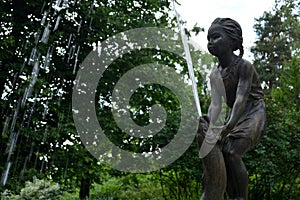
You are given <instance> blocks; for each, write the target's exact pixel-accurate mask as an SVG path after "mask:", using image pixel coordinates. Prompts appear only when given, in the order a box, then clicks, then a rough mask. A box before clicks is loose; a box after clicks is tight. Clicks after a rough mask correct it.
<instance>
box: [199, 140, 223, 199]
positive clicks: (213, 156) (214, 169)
mask: <svg viewBox="0 0 300 200" xmlns="http://www.w3.org/2000/svg"><path fill="white" fill-rule="evenodd" d="M203 141H204V137H203V135H201V134H198V135H197V142H198V146H199V149H200V147H201V145H202V143H203ZM202 162H203V165H204V177H203V181H202V188H203V191H202V196H201V200H222V199H224V194H225V190H226V167H225V162H224V158H223V154H222V151H221V149H220V146H219V144H215V145H214V147H213V148H212V150H211V151H210V152H209V153H208V154H207V155H206V156H205V157H204V158H203V159H202Z"/></svg>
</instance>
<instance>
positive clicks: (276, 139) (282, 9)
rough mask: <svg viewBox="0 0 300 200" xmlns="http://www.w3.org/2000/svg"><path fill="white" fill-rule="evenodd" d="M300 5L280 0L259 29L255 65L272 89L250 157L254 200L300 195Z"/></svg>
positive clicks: (269, 89) (264, 17)
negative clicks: (262, 130) (263, 128)
mask: <svg viewBox="0 0 300 200" xmlns="http://www.w3.org/2000/svg"><path fill="white" fill-rule="evenodd" d="M299 3H300V2H299V1H288V0H282V1H276V4H275V7H274V9H273V12H265V13H264V15H263V17H261V18H260V19H259V20H258V21H257V24H256V26H255V27H256V30H257V33H258V40H257V42H256V46H255V47H254V53H255V55H256V57H255V63H256V64H257V65H258V69H259V72H260V74H261V78H262V80H264V81H265V82H266V84H267V86H268V87H267V88H265V93H266V97H265V100H266V109H267V126H266V131H265V133H264V134H263V135H262V138H261V141H260V143H259V144H258V145H257V147H255V149H254V150H252V151H251V152H249V154H248V155H247V156H246V158H245V160H246V165H247V167H248V171H249V174H250V187H249V188H250V192H249V194H250V199H297V198H298V197H299V195H300V193H299V191H300V190H299V188H300V183H299V180H300V171H299V167H298V166H299V159H300V157H299V151H300V135H299V130H300V122H299V119H300V96H299V92H300V82H299V72H300V71H299V70H300V68H299V63H300V56H299V55H300V54H299V44H300V43H299V35H298V34H299V14H300V13H299V6H300V5H299ZM279 24H280V26H278V25H279ZM278 27H280V28H278ZM270 43H271V45H270Z"/></svg>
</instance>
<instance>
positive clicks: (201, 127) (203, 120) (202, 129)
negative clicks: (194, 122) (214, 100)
mask: <svg viewBox="0 0 300 200" xmlns="http://www.w3.org/2000/svg"><path fill="white" fill-rule="evenodd" d="M208 127H209V118H208V117H207V116H206V115H204V116H201V117H199V124H198V130H197V133H198V134H202V135H205V133H206V132H207V130H208Z"/></svg>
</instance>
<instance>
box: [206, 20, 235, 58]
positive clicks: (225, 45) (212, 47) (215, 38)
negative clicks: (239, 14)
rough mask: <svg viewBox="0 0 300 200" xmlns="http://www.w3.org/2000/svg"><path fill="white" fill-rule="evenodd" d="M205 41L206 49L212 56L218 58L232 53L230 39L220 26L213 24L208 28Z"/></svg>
mask: <svg viewBox="0 0 300 200" xmlns="http://www.w3.org/2000/svg"><path fill="white" fill-rule="evenodd" d="M207 40H208V44H207V49H208V51H209V52H210V53H211V54H212V55H214V56H217V57H219V56H222V55H226V54H225V53H227V52H228V51H232V47H231V39H230V38H229V37H228V35H227V33H226V32H225V31H224V29H223V28H222V27H221V26H220V25H217V24H214V25H212V26H211V27H210V28H209V30H208V34H207Z"/></svg>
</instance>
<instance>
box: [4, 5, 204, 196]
mask: <svg viewBox="0 0 300 200" xmlns="http://www.w3.org/2000/svg"><path fill="white" fill-rule="evenodd" d="M170 3H171V2H170V1H160V0H157V1H153V0H151V1H150V0H147V1H127V0H126V1H124V0H122V1H121V0H115V1H109V0H106V1H89V0H81V1H78V0H73V1H67V0H62V1H60V0H57V1H35V0H30V1H24V0H20V1H19V0H4V1H1V3H0V13H1V20H0V26H1V27H0V39H1V42H0V49H1V52H3V53H1V54H0V61H1V63H0V67H1V75H0V76H1V79H0V91H1V95H2V98H1V100H0V108H1V113H0V114H1V118H0V119H1V123H0V124H1V127H0V130H3V132H2V135H1V136H0V139H1V141H0V145H1V153H0V160H1V165H0V170H1V172H2V175H3V176H2V179H1V183H2V184H3V186H1V187H2V188H1V190H4V189H5V188H6V189H10V190H11V191H14V192H19V191H20V189H21V188H22V186H23V185H24V184H25V182H26V181H32V177H33V176H37V177H38V178H39V179H43V178H45V177H51V178H52V179H53V180H54V181H55V182H58V183H60V185H61V186H62V187H65V189H66V190H72V189H74V187H78V188H80V192H79V193H80V198H81V199H85V198H86V197H88V196H89V190H90V187H91V185H92V183H93V182H98V183H101V181H102V176H104V175H106V174H107V173H110V174H111V176H118V175H120V174H122V173H121V172H115V170H112V169H107V168H106V167H104V166H103V165H101V164H99V163H97V160H96V159H95V158H93V157H92V156H91V155H90V154H89V153H88V152H87V150H86V149H85V148H84V146H83V145H82V142H81V141H80V138H79V136H78V134H77V132H76V130H75V127H74V124H73V119H72V109H71V96H72V89H73V81H74V79H75V75H76V71H77V70H78V66H79V64H80V63H81V62H82V61H83V59H84V58H85V57H86V56H87V55H88V53H89V52H90V51H92V49H93V44H95V43H98V41H103V40H105V39H107V38H109V37H111V36H112V35H115V34H117V33H120V32H122V31H126V30H130V29H132V28H138V27H153V26H154V27H169V28H170V27H171V28H172V27H174V26H175V25H174V19H173V18H172V17H171V16H170V13H169V11H170ZM124 57H125V58H123V59H119V60H117V61H116V62H114V63H113V65H114V66H117V67H116V68H117V69H119V70H107V72H106V74H105V77H104V78H103V79H101V81H102V82H100V83H99V84H101V85H106V86H107V87H99V90H98V91H97V92H98V94H99V97H100V96H101V95H102V96H101V97H103V98H104V99H105V100H109V99H110V96H111V90H112V88H113V86H114V84H115V81H116V78H118V77H121V76H122V74H123V73H125V72H126V71H128V70H129V69H131V68H132V67H134V66H136V65H138V64H143V63H149V62H161V63H166V64H168V65H171V67H175V63H177V64H178V63H179V64H180V65H185V64H184V63H185V61H184V60H183V59H180V58H178V56H176V55H173V54H171V53H168V52H163V51H159V50H145V51H140V52H133V53H131V54H128V55H125V56H124ZM194 59H196V58H194ZM197 59H198V58H197ZM37 69H38V70H37ZM199 69H200V66H199ZM186 71H187V69H186V66H185V67H184V69H183V70H182V73H183V74H185V73H186ZM198 77H199V78H198V79H199V89H200V90H202V89H204V88H205V87H206V86H205V85H204V84H201V83H203V81H204V78H203V77H201V76H200V73H199V74H198ZM160 91H165V92H166V91H167V90H166V89H164V88H161V87H157V88H156V89H155V90H152V91H151V90H150V89H149V90H148V92H149V93H153V95H154V97H163V99H162V102H163V103H165V106H166V108H167V110H169V111H170V113H171V114H172V117H174V120H173V118H171V119H169V121H170V123H169V124H170V126H169V130H168V129H165V130H164V131H165V132H164V133H166V134H165V135H163V134H164V133H163V134H161V135H160V136H159V137H158V138H156V141H150V140H149V141H146V145H145V146H143V147H142V148H137V145H136V144H137V143H139V144H141V143H142V142H143V141H142V140H138V139H136V140H132V141H131V143H130V144H129V145H124V144H122V143H121V142H122V140H123V139H127V138H128V137H127V136H125V135H124V133H122V131H121V130H120V129H118V128H117V127H116V125H115V123H114V122H112V115H111V111H110V109H111V108H110V106H104V107H103V108H102V109H101V110H99V116H98V117H99V122H100V123H103V124H104V127H105V128H106V130H108V131H107V132H109V133H108V134H107V135H108V137H110V139H111V140H112V141H114V143H115V144H117V145H118V144H119V145H120V146H122V145H123V146H122V148H124V149H128V150H136V151H140V152H143V151H146V150H147V149H149V148H150V147H151V145H153V144H154V143H155V144H156V143H160V142H163V143H162V144H161V145H163V144H166V143H167V142H168V141H169V140H170V138H172V136H171V133H172V132H171V131H170V130H171V129H172V128H174V127H175V128H176V123H177V122H178V105H177V104H176V103H174V104H173V105H170V103H169V104H168V101H169V100H170V99H171V100H172V99H174V97H172V94H170V92H168V91H167V92H166V93H165V95H161V93H159V92H160ZM144 93H145V92H143V91H140V92H139V91H138V92H137V93H136V94H135V96H134V97H133V99H132V106H133V107H136V108H137V109H138V110H139V109H141V108H140V107H143V106H141V105H142V104H143V103H145V104H147V105H151V104H153V103H154V102H155V101H156V100H157V99H155V98H153V99H154V100H151V101H149V102H145V101H144V99H142V98H143V94H144ZM202 101H203V100H202ZM175 102H176V101H175ZM142 109H145V107H143V108H142ZM133 115H135V116H134V117H135V118H136V122H138V123H141V124H142V123H145V120H147V119H148V115H147V113H146V114H145V115H144V116H141V115H139V114H136V113H133ZM172 120H173V121H172ZM144 142H145V141H144ZM143 148H144V149H143ZM190 155H193V154H190ZM185 165H187V164H185ZM175 168H176V170H177V171H179V170H180V167H175ZM184 169H187V167H184ZM6 173H8V177H7V176H6ZM178 173H182V174H183V173H185V172H184V170H183V171H182V172H178ZM5 177H6V178H7V179H6V178H5ZM182 177H191V175H190V174H188V176H182ZM5 180H6V184H5ZM181 182H183V179H182V180H181ZM183 188H185V189H187V185H186V186H184V187H183Z"/></svg>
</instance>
